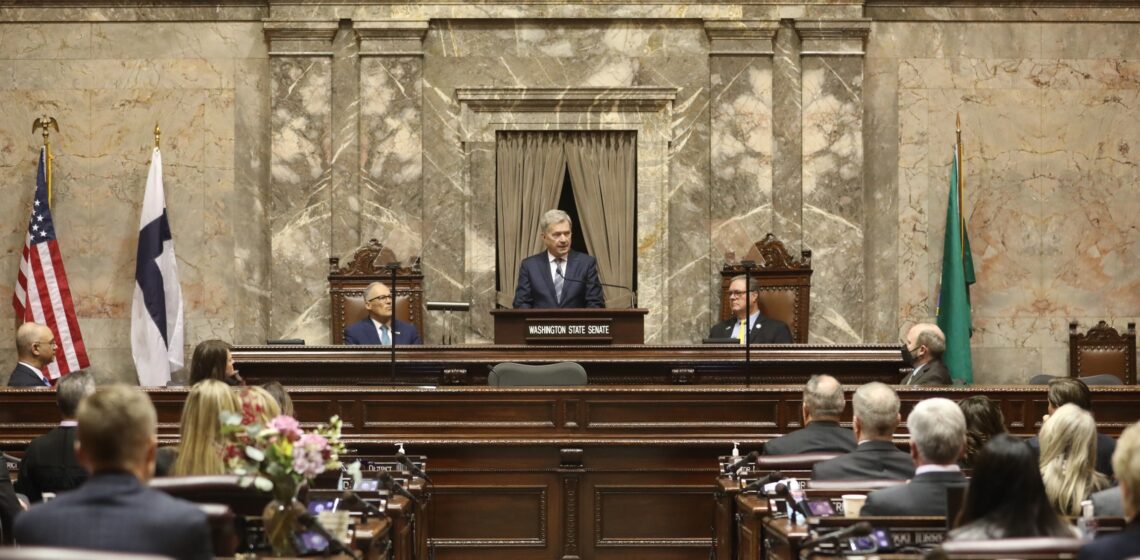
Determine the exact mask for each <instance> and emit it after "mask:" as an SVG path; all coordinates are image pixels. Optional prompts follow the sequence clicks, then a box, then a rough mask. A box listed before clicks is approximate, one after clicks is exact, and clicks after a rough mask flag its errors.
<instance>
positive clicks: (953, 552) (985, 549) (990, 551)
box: [942, 537, 1085, 559]
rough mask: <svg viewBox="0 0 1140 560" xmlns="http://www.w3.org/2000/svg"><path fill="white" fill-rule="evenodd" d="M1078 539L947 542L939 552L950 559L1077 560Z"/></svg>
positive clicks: (1047, 538)
mask: <svg viewBox="0 0 1140 560" xmlns="http://www.w3.org/2000/svg"><path fill="white" fill-rule="evenodd" d="M1084 544H1085V542H1084V541H1082V540H1081V539H1075V538H1070V539H1066V538H1059V537H1031V538H1020V539H987V540H984V541H946V542H943V543H942V552H944V553H946V555H947V556H948V557H950V558H963V559H999V558H1023V559H1036V558H1042V559H1044V558H1050V559H1051V558H1057V559H1060V558H1076V557H1077V553H1078V552H1079V551H1080V549H1081V546H1083V545H1084Z"/></svg>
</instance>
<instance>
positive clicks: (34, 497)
mask: <svg viewBox="0 0 1140 560" xmlns="http://www.w3.org/2000/svg"><path fill="white" fill-rule="evenodd" d="M75 435H76V433H75V428H70V427H69V428H65V427H62V426H57V427H55V428H54V429H52V431H50V432H48V433H46V434H44V435H42V436H40V437H38V438H36V439H34V440H32V442H31V443H30V444H28V449H27V450H26V451H24V458H23V460H22V461H20V478H19V479H18V480H17V481H16V491H17V492H19V493H21V494H23V495H25V496H27V497H28V501H30V502H32V503H37V502H42V501H43V493H44V492H56V493H59V492H63V491H67V490H73V489H75V488H78V487H79V485H80V484H83V481H84V480H87V471H86V469H84V468H83V467H82V466H80V464H79V461H78V460H77V459H76V458H75Z"/></svg>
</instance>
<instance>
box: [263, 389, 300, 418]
mask: <svg viewBox="0 0 1140 560" xmlns="http://www.w3.org/2000/svg"><path fill="white" fill-rule="evenodd" d="M262 387H263V388H265V390H266V391H269V394H270V395H273V398H274V399H276V400H277V406H279V407H281V414H284V415H285V416H292V415H293V399H291V398H289V392H288V391H286V390H285V387H284V386H283V385H281V383H280V382H279V381H270V382H269V383H266V384H264V385H262Z"/></svg>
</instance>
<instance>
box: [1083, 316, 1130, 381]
mask: <svg viewBox="0 0 1140 560" xmlns="http://www.w3.org/2000/svg"><path fill="white" fill-rule="evenodd" d="M1101 374H1109V375H1114V376H1116V377H1119V378H1120V380H1121V381H1122V382H1123V383H1124V384H1125V385H1135V384H1136V323H1128V330H1127V331H1125V332H1124V333H1123V334H1121V333H1119V332H1117V330H1116V329H1114V328H1112V327H1110V326H1108V324H1107V323H1105V322H1104V321H1101V322H1099V323H1097V325H1096V326H1095V327H1093V328H1091V329H1089V332H1087V333H1081V332H1078V331H1077V322H1076V321H1072V322H1070V323H1069V377H1090V376H1094V375H1101Z"/></svg>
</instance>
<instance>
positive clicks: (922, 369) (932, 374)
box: [901, 323, 950, 385]
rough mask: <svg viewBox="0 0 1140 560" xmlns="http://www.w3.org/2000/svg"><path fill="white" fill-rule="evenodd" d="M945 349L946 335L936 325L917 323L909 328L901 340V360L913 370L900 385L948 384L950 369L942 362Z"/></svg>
mask: <svg viewBox="0 0 1140 560" xmlns="http://www.w3.org/2000/svg"><path fill="white" fill-rule="evenodd" d="M945 351H946V335H945V334H943V333H942V329H940V328H938V325H935V324H932V323H919V324H917V325H915V326H913V327H911V328H910V330H909V331H907V333H906V340H904V341H903V349H902V357H903V362H904V363H906V365H908V366H912V367H914V371H912V372H911V373H910V375H908V376H906V378H904V379H903V382H902V383H901V384H902V385H949V384H950V370H949V369H946V364H943V363H942V353H943V352H945Z"/></svg>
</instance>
